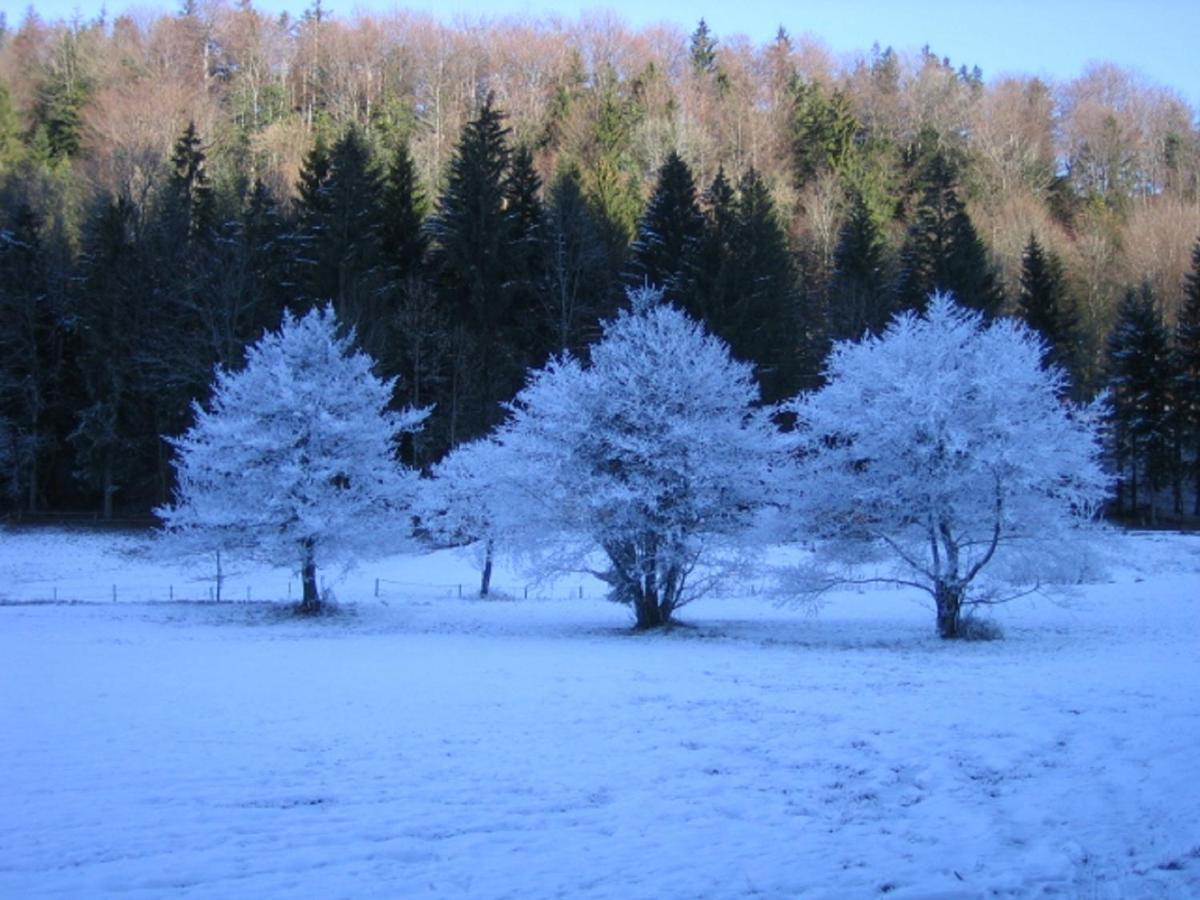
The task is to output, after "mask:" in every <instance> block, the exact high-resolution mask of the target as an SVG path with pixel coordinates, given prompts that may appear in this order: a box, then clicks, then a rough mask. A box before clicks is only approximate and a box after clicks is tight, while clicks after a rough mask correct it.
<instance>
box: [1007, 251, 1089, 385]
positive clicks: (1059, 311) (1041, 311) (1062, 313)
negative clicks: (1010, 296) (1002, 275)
mask: <svg viewBox="0 0 1200 900" xmlns="http://www.w3.org/2000/svg"><path fill="white" fill-rule="evenodd" d="M1017 309H1018V311H1019V312H1020V315H1021V318H1022V319H1024V320H1025V324H1026V325H1028V326H1029V327H1030V328H1032V329H1033V330H1034V331H1036V332H1037V333H1038V334H1039V335H1040V336H1041V338H1042V340H1043V341H1045V342H1046V345H1047V348H1048V349H1047V353H1046V357H1045V363H1046V365H1056V366H1059V367H1060V368H1062V369H1063V370H1064V371H1065V372H1067V373H1068V374H1069V375H1070V376H1071V381H1072V385H1077V384H1078V371H1079V322H1078V320H1077V318H1076V316H1075V314H1074V313H1073V312H1072V310H1071V309H1070V307H1069V305H1068V300H1067V296H1066V287H1065V286H1064V284H1063V276H1062V263H1061V262H1060V260H1059V258H1058V257H1057V256H1056V255H1055V254H1054V253H1053V252H1052V251H1051V252H1047V251H1046V250H1044V249H1043V248H1042V245H1041V243H1040V242H1039V241H1038V239H1037V236H1036V235H1033V234H1030V235H1029V243H1027V244H1026V245H1025V253H1024V255H1023V256H1022V258H1021V293H1020V296H1019V297H1018V298H1017Z"/></svg>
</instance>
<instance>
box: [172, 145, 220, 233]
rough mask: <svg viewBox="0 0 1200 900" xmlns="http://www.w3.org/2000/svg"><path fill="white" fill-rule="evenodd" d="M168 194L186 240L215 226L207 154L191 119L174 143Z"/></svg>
mask: <svg viewBox="0 0 1200 900" xmlns="http://www.w3.org/2000/svg"><path fill="white" fill-rule="evenodd" d="M167 197H168V200H167V204H168V208H169V213H170V214H172V215H174V216H176V217H177V227H178V228H179V230H180V232H182V235H183V236H184V237H185V238H186V241H188V242H192V241H195V240H197V239H202V238H203V237H205V236H207V235H208V233H209V232H210V231H211V230H212V228H213V227H214V226H215V224H216V207H215V205H214V200H213V189H212V185H211V184H210V182H209V177H208V169H207V155H206V154H205V152H204V147H203V144H202V142H201V140H200V135H199V134H198V133H197V132H196V123H195V122H188V125H187V128H185V129H184V131H183V134H182V135H180V137H179V140H177V141H176V142H175V149H174V150H173V151H172V153H171V174H170V177H169V178H168V180H167Z"/></svg>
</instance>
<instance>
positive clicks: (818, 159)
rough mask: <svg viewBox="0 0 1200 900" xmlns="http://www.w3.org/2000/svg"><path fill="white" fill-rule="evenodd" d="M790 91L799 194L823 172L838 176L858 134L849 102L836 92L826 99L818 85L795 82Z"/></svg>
mask: <svg viewBox="0 0 1200 900" xmlns="http://www.w3.org/2000/svg"><path fill="white" fill-rule="evenodd" d="M791 90H792V107H793V112H792V164H793V167H794V170H795V179H796V187H797V189H798V190H803V188H804V187H805V185H807V184H809V183H810V182H812V181H813V180H814V179H816V178H817V177H818V176H819V175H820V174H821V173H823V172H836V173H842V172H844V171H845V169H846V167H847V166H848V165H849V162H850V159H851V156H852V154H853V152H854V148H855V140H856V138H857V135H858V133H859V131H860V126H859V123H858V120H857V119H856V118H855V117H854V113H853V111H852V110H851V108H850V101H849V99H848V98H847V97H846V95H845V94H843V93H842V92H840V91H834V92H833V93H832V94H829V95H827V94H826V92H825V89H824V88H822V87H821V85H820V84H819V83H818V82H815V81H804V80H801V79H797V80H796V81H794V82H793V84H792V86H791Z"/></svg>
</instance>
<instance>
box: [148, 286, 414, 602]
mask: <svg viewBox="0 0 1200 900" xmlns="http://www.w3.org/2000/svg"><path fill="white" fill-rule="evenodd" d="M371 366H372V360H371V358H370V357H369V356H367V355H366V354H364V353H361V352H357V351H355V350H354V349H353V334H349V335H339V334H338V324H337V320H336V318H335V316H334V314H333V312H332V310H331V309H329V308H328V307H319V308H315V309H313V310H311V311H310V312H309V313H308V314H307V315H305V316H304V317H303V318H296V317H295V316H294V315H292V314H291V313H286V314H285V315H284V319H283V324H282V326H281V327H280V329H279V331H276V332H268V333H266V334H265V335H264V336H263V337H262V339H261V340H259V342H258V343H257V344H255V345H253V346H252V347H250V348H249V349H248V351H247V354H246V366H245V368H244V369H241V370H239V371H236V372H234V371H228V370H218V372H217V375H216V380H215V383H214V385H213V395H212V400H211V402H210V403H209V405H208V407H207V408H204V407H201V406H200V405H199V404H194V405H193V408H192V409H193V414H194V417H195V424H194V425H192V427H191V428H190V429H188V431H187V432H186V433H185V434H184V435H183V436H182V437H180V438H178V439H175V440H174V441H172V443H173V445H174V446H175V449H176V451H177V459H176V471H177V474H178V486H177V488H176V496H175V503H174V504H173V505H171V506H167V507H163V508H161V509H159V510H158V514H159V516H161V517H162V519H163V522H164V523H165V525H166V529H167V532H168V533H169V534H173V535H175V536H177V537H179V538H180V539H181V540H183V541H185V542H186V541H189V540H192V541H196V542H197V544H198V545H199V546H202V547H210V548H211V547H220V548H222V549H225V550H227V551H229V552H234V553H242V554H244V555H247V556H250V557H253V558H256V559H261V560H264V561H266V562H270V563H273V564H277V565H278V564H285V563H287V562H289V561H294V562H296V563H297V564H298V565H299V568H300V573H301V578H302V581H303V586H304V594H303V599H302V600H301V603H300V611H302V612H316V611H318V610H319V609H320V607H321V598H320V595H319V593H318V590H317V566H318V565H327V564H329V563H335V562H341V563H344V564H348V563H350V562H352V561H353V560H354V559H356V558H358V557H360V556H363V555H366V554H368V553H370V552H371V551H373V550H376V549H382V548H383V547H384V541H386V540H391V539H394V536H395V532H396V530H397V528H398V527H401V525H400V523H402V521H403V516H404V515H405V512H406V511H407V510H408V509H409V507H410V506H411V504H412V502H413V498H414V494H415V491H416V475H415V473H413V472H412V471H410V470H407V469H404V468H403V467H401V466H400V464H399V463H397V462H396V458H395V442H396V438H397V436H398V435H399V434H400V433H401V432H405V431H413V430H416V429H417V428H419V427H420V425H421V422H422V420H423V419H424V417H425V412H424V411H423V410H411V409H410V410H406V411H404V412H402V413H394V412H390V411H388V409H387V406H388V402H389V400H390V399H391V396H392V389H393V382H392V381H384V380H381V379H379V378H377V377H376V376H375V375H374V374H373V373H372V371H371ZM405 525H406V523H405Z"/></svg>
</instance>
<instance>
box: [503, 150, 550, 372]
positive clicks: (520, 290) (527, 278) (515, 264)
mask: <svg viewBox="0 0 1200 900" xmlns="http://www.w3.org/2000/svg"><path fill="white" fill-rule="evenodd" d="M504 194H505V202H506V210H507V213H508V216H507V218H508V223H507V225H508V231H509V234H508V243H509V251H508V256H509V260H508V261H509V266H510V269H511V271H510V274H509V290H510V291H511V295H512V301H511V302H512V306H513V311H512V315H513V318H514V322H515V325H516V329H515V331H514V334H513V338H514V340H516V342H517V346H516V347H515V348H514V350H515V353H516V354H517V356H518V357H519V358H520V359H521V361H522V362H523V364H524V365H525V366H535V367H540V366H541V365H542V364H543V363H544V362H545V361H546V356H547V353H548V351H549V348H550V346H551V345H552V343H553V337H552V335H551V333H550V330H549V323H548V322H547V320H546V319H545V317H544V316H543V315H541V313H542V302H541V298H540V297H539V296H538V292H539V290H541V287H542V284H543V280H544V278H545V266H546V260H545V225H546V223H545V218H546V211H545V209H544V208H543V206H542V198H541V194H542V179H541V177H540V176H539V175H538V173H537V170H536V169H535V168H534V167H533V154H532V153H530V152H529V149H528V148H526V147H519V148H517V150H516V151H515V152H514V153H513V154H512V159H511V162H510V165H509V171H508V176H507V178H506V179H505V183H504Z"/></svg>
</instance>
